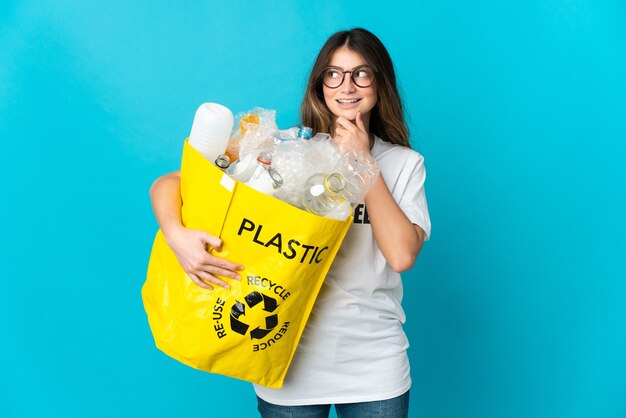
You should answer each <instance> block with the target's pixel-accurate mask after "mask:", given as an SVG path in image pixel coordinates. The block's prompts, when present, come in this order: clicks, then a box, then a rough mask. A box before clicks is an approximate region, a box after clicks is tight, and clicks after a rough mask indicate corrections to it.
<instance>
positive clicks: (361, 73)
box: [355, 68, 371, 79]
mask: <svg viewBox="0 0 626 418" xmlns="http://www.w3.org/2000/svg"><path fill="white" fill-rule="evenodd" d="M370 71H371V70H370V69H369V68H359V69H358V70H356V71H355V77H358V78H362V79H366V78H370Z"/></svg>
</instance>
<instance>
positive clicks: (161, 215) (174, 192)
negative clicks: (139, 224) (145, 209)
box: [150, 172, 182, 239]
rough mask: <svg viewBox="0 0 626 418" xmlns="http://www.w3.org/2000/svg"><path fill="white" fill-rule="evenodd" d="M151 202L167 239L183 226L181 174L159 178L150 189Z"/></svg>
mask: <svg viewBox="0 0 626 418" xmlns="http://www.w3.org/2000/svg"><path fill="white" fill-rule="evenodd" d="M150 200H151V201H152V210H153V211H154V216H155V217H156V220H157V223H158V224H159V227H161V230H162V231H163V234H164V235H165V238H166V239H167V238H168V237H169V236H170V235H171V234H172V233H173V232H174V231H176V230H177V229H179V228H180V226H181V225H182V218H181V207H182V200H181V197H180V172H173V173H169V174H166V175H164V176H161V177H159V178H158V179H156V180H155V181H154V183H153V184H152V187H150Z"/></svg>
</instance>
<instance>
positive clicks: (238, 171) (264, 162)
mask: <svg viewBox="0 0 626 418" xmlns="http://www.w3.org/2000/svg"><path fill="white" fill-rule="evenodd" d="M271 163H272V154H270V153H269V152H261V153H260V154H259V155H258V157H257V158H256V159H254V158H253V157H252V154H246V155H245V156H244V157H243V159H240V160H237V161H235V162H234V163H233V164H231V165H230V166H229V167H228V170H226V174H228V175H229V176H230V177H231V178H232V179H233V180H237V181H240V182H242V183H247V182H248V181H250V179H256V178H258V177H259V176H260V175H261V173H262V172H263V170H266V169H267V168H269V166H270V164H271Z"/></svg>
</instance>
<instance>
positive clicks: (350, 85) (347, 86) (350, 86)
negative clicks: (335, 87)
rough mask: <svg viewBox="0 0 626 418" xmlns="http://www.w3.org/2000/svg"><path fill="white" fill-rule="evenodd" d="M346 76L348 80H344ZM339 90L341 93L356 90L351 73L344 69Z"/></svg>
mask: <svg viewBox="0 0 626 418" xmlns="http://www.w3.org/2000/svg"><path fill="white" fill-rule="evenodd" d="M346 78H347V79H348V81H347V82H346ZM340 87H341V92H342V93H351V92H353V91H355V90H356V85H355V84H354V81H353V80H352V73H351V72H350V71H346V72H345V73H344V74H343V80H341V86H340Z"/></svg>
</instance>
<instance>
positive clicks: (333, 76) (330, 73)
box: [325, 68, 341, 79]
mask: <svg viewBox="0 0 626 418" xmlns="http://www.w3.org/2000/svg"><path fill="white" fill-rule="evenodd" d="M325 77H326V78H329V79H337V78H341V72H339V71H337V70H334V69H332V68H329V69H328V70H326V75H325Z"/></svg>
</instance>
